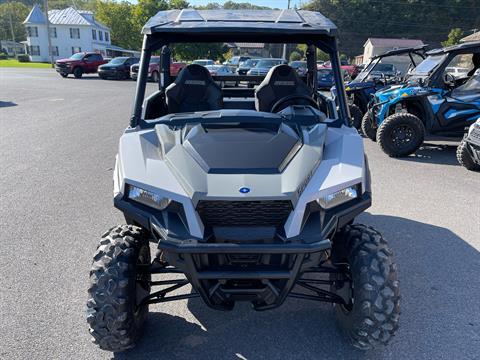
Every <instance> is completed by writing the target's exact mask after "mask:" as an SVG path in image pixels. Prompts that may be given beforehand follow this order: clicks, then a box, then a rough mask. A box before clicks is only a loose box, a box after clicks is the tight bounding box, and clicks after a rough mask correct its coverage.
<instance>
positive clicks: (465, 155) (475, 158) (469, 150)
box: [457, 118, 480, 171]
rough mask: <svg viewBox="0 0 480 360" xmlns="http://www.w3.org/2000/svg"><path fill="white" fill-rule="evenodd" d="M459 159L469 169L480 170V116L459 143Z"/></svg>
mask: <svg viewBox="0 0 480 360" xmlns="http://www.w3.org/2000/svg"><path fill="white" fill-rule="evenodd" d="M457 160H458V162H459V163H460V165H462V166H463V167H465V168H467V169H468V170H472V171H480V118H479V119H478V120H477V121H476V122H474V123H473V124H472V125H470V127H469V128H468V132H467V133H466V134H465V136H464V137H463V140H462V142H461V143H460V145H458V148H457Z"/></svg>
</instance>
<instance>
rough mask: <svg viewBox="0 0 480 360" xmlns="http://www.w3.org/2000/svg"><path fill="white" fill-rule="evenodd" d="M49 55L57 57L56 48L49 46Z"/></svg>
mask: <svg viewBox="0 0 480 360" xmlns="http://www.w3.org/2000/svg"><path fill="white" fill-rule="evenodd" d="M50 55H52V56H58V46H51V47H50Z"/></svg>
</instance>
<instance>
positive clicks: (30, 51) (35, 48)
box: [28, 45, 40, 56]
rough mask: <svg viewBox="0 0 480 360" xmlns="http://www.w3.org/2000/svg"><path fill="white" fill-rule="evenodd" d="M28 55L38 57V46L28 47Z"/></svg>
mask: <svg viewBox="0 0 480 360" xmlns="http://www.w3.org/2000/svg"><path fill="white" fill-rule="evenodd" d="M28 54H29V55H33V56H40V46H38V45H30V46H29V47H28Z"/></svg>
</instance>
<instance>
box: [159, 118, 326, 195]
mask: <svg viewBox="0 0 480 360" xmlns="http://www.w3.org/2000/svg"><path fill="white" fill-rule="evenodd" d="M197 116H198V115H197ZM242 116H243V118H244V119H245V120H244V122H242ZM235 119H236V120H235ZM239 120H240V122H239ZM209 121H211V122H209ZM174 122H175V120H174V121H173V124H174ZM326 133H327V126H326V125H325V124H321V123H318V122H317V123H316V124H315V125H313V126H312V125H310V126H294V125H288V124H287V123H286V122H283V119H282V118H281V117H280V116H279V115H276V114H264V115H259V113H258V112H255V111H245V110H243V111H239V112H234V113H232V111H226V110H222V111H220V112H218V113H216V114H215V115H214V118H213V119H211V118H209V119H208V120H207V119H203V120H202V121H198V122H196V121H194V122H192V121H191V119H189V120H188V123H187V124H184V123H182V124H181V125H180V126H176V125H175V126H171V125H169V124H159V125H156V126H155V134H156V137H157V139H155V140H156V142H157V143H158V150H159V152H160V158H161V160H162V161H164V163H165V164H166V165H167V166H168V167H169V169H170V171H171V173H172V174H173V175H174V176H175V177H176V178H177V180H178V181H179V183H180V184H182V187H183V188H184V189H185V191H186V192H187V193H188V194H189V195H190V196H191V197H193V198H196V197H198V198H203V197H232V198H235V197H237V198H239V197H242V196H243V195H242V193H241V192H239V189H242V188H248V189H249V190H248V193H249V195H250V196H254V197H255V196H258V197H265V196H267V197H271V198H282V197H285V196H292V195H293V194H295V193H296V192H297V191H298V189H299V188H301V186H302V184H303V183H304V182H305V181H306V180H307V179H308V177H309V174H311V173H312V171H313V170H314V169H315V168H316V167H317V166H318V164H319V163H320V162H321V160H322V156H323V147H324V142H325V137H326Z"/></svg>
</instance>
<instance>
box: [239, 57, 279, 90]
mask: <svg viewBox="0 0 480 360" xmlns="http://www.w3.org/2000/svg"><path fill="white" fill-rule="evenodd" d="M281 64H288V63H287V61H286V60H285V59H279V58H277V59H275V58H268V59H261V60H260V61H259V62H258V63H257V65H255V67H253V68H251V69H250V70H248V71H247V75H252V76H265V75H267V73H268V72H269V71H270V69H271V68H272V67H274V66H277V65H281ZM258 84H260V82H259V81H249V82H248V87H253V86H255V85H258Z"/></svg>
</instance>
